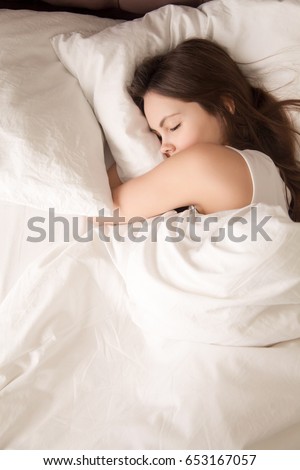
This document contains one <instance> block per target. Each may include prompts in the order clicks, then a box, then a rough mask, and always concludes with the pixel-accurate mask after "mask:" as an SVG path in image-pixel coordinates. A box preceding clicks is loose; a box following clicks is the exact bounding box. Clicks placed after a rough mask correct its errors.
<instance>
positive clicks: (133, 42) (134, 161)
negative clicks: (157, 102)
mask: <svg viewBox="0 0 300 470" xmlns="http://www.w3.org/2000/svg"><path fill="white" fill-rule="evenodd" d="M206 25H207V18H206V16H205V15H204V14H203V13H201V11H200V10H197V9H196V8H190V7H183V6H174V5H168V6H166V7H163V8H160V9H159V10H155V11H153V12H151V13H148V14H147V15H145V16H144V17H143V18H141V19H137V20H134V21H130V22H126V23H122V24H121V25H118V26H117V27H112V28H108V29H107V30H105V31H103V32H101V33H99V34H95V35H93V36H90V37H84V35H82V34H81V33H74V34H63V35H58V36H56V37H54V38H53V39H52V44H53V47H54V49H55V51H56V53H57V55H58V57H59V58H60V60H61V61H62V62H63V64H64V65H65V66H66V68H67V69H68V70H69V71H70V72H71V73H72V74H73V75H74V76H75V77H77V79H78V81H79V83H80V86H81V87H82V89H83V91H84V94H85V96H86V97H87V99H88V101H89V102H90V103H91V105H92V106H93V108H94V111H95V114H96V116H97V118H98V120H99V122H100V123H101V126H102V128H103V130H104V133H105V137H106V139H107V141H108V144H109V146H110V149H111V151H112V154H113V156H114V158H115V160H116V162H117V169H118V173H119V176H120V178H121V180H122V181H126V180H127V179H129V178H132V177H134V176H138V175H140V174H143V173H145V172H146V171H147V170H149V169H151V168H153V166H155V165H157V164H158V163H160V162H161V161H162V160H163V157H162V154H161V153H160V150H159V148H160V147H159V143H158V140H157V138H156V137H155V136H154V135H153V134H151V133H150V132H149V128H148V125H147V122H146V120H145V118H144V116H143V115H142V113H141V112H140V111H139V109H138V108H137V106H135V104H134V103H133V101H132V99H131V98H130V96H129V95H128V93H127V91H126V87H127V85H129V84H130V82H131V80H132V77H133V74H134V70H135V68H136V65H137V64H138V63H139V62H141V61H142V60H143V58H144V57H145V56H149V55H155V54H158V53H160V52H165V51H167V50H168V49H170V48H172V47H174V46H175V45H176V44H178V43H179V42H181V41H182V40H183V39H185V38H186V37H189V36H194V35H195V34H196V33H198V35H199V34H200V33H202V35H205V34H206V29H207V27H206Z"/></svg>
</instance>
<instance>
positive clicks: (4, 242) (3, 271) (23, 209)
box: [0, 201, 87, 303]
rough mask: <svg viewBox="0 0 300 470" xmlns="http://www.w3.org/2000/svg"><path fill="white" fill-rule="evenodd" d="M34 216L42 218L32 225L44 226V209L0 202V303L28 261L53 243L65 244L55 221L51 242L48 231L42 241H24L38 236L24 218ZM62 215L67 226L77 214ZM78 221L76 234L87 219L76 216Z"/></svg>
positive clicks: (62, 227) (58, 225) (64, 233)
mask: <svg viewBox="0 0 300 470" xmlns="http://www.w3.org/2000/svg"><path fill="white" fill-rule="evenodd" d="M55 216H57V217H59V216H62V214H57V213H55ZM34 217H42V218H44V219H45V224H36V226H38V225H39V226H40V227H45V228H46V224H48V220H49V213H48V212H47V211H44V210H38V209H35V208H33V207H27V206H22V205H19V204H13V203H9V202H3V201H0V220H1V230H0V260H1V262H0V303H1V302H2V301H3V300H4V298H5V296H6V295H7V294H8V292H9V290H10V289H11V288H12V287H13V286H14V284H15V283H16V282H17V280H18V279H19V277H20V276H21V275H22V274H23V273H24V271H25V270H26V269H27V268H28V266H29V265H30V264H31V263H32V262H34V261H35V260H36V259H37V258H39V256H41V255H42V254H45V253H46V252H47V251H49V250H51V249H52V248H53V247H54V246H56V245H60V244H64V243H66V242H64V240H65V237H66V236H67V232H66V231H65V230H64V226H63V224H62V223H59V222H57V223H55V237H54V241H53V242H49V239H48V232H47V237H46V238H45V240H44V241H40V242H32V241H28V240H27V238H28V237H34V238H36V237H37V236H38V233H37V232H32V231H31V230H30V229H29V227H28V221H29V220H30V219H31V218H34ZM63 217H64V218H65V220H66V221H68V223H69V224H70V226H71V224H72V220H73V217H78V216H76V215H75V214H74V215H72V214H63ZM78 222H79V230H78V233H79V236H80V235H83V234H84V232H85V231H86V227H87V221H86V218H85V217H78ZM68 233H69V235H70V241H72V240H73V239H74V238H73V235H72V232H71V231H69V232H68Z"/></svg>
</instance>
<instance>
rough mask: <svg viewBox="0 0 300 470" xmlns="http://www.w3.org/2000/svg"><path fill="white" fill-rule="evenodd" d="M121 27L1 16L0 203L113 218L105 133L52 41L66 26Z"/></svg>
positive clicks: (46, 16)
mask: <svg viewBox="0 0 300 470" xmlns="http://www.w3.org/2000/svg"><path fill="white" fill-rule="evenodd" d="M62 17H63V22H62ZM115 23H116V21H114V20H109V19H103V18H92V17H85V16H83V15H74V14H68V13H64V14H62V13H49V12H47V13H41V12H33V11H10V10H4V11H1V13H0V48H1V57H0V82H1V87H0V103H1V113H0V177H1V185H0V200H2V201H6V202H13V203H18V204H22V205H29V206H32V207H36V208H39V209H45V210H48V209H49V208H55V211H56V212H57V213H69V214H74V213H77V214H84V215H97V213H98V210H100V209H105V210H106V211H108V212H111V210H112V199H111V192H110V188H109V184H108V178H107V172H106V168H105V162H104V153H103V144H104V139H103V134H102V130H101V127H100V126H99V123H98V121H97V119H96V118H95V115H94V113H93V110H92V108H91V107H90V105H89V104H88V102H87V101H86V98H85V96H84V94H83V93H82V90H81V88H80V87H79V85H78V82H77V80H75V79H74V77H72V76H71V75H70V74H69V73H68V72H67V71H66V69H65V67H63V66H62V64H61V63H60V62H59V60H58V59H57V56H56V55H55V53H54V51H53V48H52V47H51V44H50V41H49V40H50V38H51V37H52V36H53V35H55V34H58V33H59V32H61V30H62V28H63V29H64V30H69V31H74V30H75V29H82V30H86V31H90V30H91V28H93V30H94V31H95V30H98V31H99V30H102V29H104V28H105V27H107V26H111V25H112V24H115ZM62 25H63V26H62ZM16 31H17V32H18V34H16Z"/></svg>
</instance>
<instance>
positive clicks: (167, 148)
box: [160, 142, 176, 157]
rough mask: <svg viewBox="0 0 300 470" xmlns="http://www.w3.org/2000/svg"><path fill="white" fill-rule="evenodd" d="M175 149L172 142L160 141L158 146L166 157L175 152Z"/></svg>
mask: <svg viewBox="0 0 300 470" xmlns="http://www.w3.org/2000/svg"><path fill="white" fill-rule="evenodd" d="M175 150H176V148H175V146H174V145H173V144H168V143H166V142H162V144H161V147H160V151H161V153H163V154H164V155H166V156H167V157H170V156H171V155H172V154H173V153H174V152H175Z"/></svg>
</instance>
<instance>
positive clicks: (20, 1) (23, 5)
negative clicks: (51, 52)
mask: <svg viewBox="0 0 300 470" xmlns="http://www.w3.org/2000/svg"><path fill="white" fill-rule="evenodd" d="M1 8H8V9H11V10H37V11H70V12H73V13H81V14H85V15H86V14H89V15H94V16H100V17H102V18H114V19H124V20H132V19H135V18H139V17H141V16H142V15H136V14H134V13H128V12H126V11H122V10H117V9H109V10H88V9H87V8H71V7H58V6H52V5H49V4H47V3H45V2H42V1H41V0H0V9H1Z"/></svg>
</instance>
